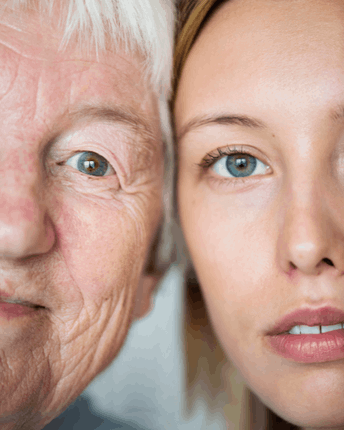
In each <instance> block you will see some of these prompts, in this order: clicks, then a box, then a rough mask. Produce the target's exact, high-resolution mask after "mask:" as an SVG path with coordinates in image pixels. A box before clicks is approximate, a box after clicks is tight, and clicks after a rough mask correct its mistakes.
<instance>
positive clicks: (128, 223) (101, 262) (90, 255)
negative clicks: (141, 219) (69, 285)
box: [55, 201, 147, 303]
mask: <svg viewBox="0 0 344 430" xmlns="http://www.w3.org/2000/svg"><path fill="white" fill-rule="evenodd" d="M141 224H142V223H138V222H137V221H136V222H133V220H132V218H131V217H130V216H128V213H127V211H126V210H125V209H124V208H122V209H117V208H116V209H113V208H112V209H111V208H105V207H103V206H98V205H97V204H93V205H92V204H91V205H85V203H84V202H81V203H80V204H79V205H78V204H73V205H69V204H68V202H67V201H66V202H65V204H64V206H63V207H62V209H61V216H60V219H59V222H58V223H56V224H55V225H56V226H57V235H58V241H59V247H58V248H59V253H60V255H61V257H62V259H63V261H64V267H65V268H64V270H65V272H66V273H65V274H66V277H71V278H72V280H73V283H74V285H75V289H76V291H74V293H73V292H72V291H70V290H69V291H68V296H69V297H71V294H76V295H80V294H81V296H82V297H83V299H88V300H92V301H95V302H99V303H101V301H102V300H103V299H105V298H108V296H109V295H110V296H111V295H113V294H115V293H118V292H119V290H122V288H124V287H128V286H130V285H132V284H133V283H134V284H136V283H137V278H138V276H139V273H140V271H141V268H142V264H143V262H144V250H145V248H146V246H145V245H146V243H145V242H147V238H145V237H142V234H141V233H140V234H139V231H138V229H139V227H141V229H142V230H144V229H143V228H142V225H141Z"/></svg>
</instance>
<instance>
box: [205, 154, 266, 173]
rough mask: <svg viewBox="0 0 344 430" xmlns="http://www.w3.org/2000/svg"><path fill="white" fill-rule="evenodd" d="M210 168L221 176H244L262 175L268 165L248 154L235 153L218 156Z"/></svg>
mask: <svg viewBox="0 0 344 430" xmlns="http://www.w3.org/2000/svg"><path fill="white" fill-rule="evenodd" d="M212 169H213V170H214V171H215V172H216V173H217V174H218V175H220V176H222V177H226V178H244V177H247V176H252V175H264V174H265V173H266V170H267V169H268V166H267V165H266V164H264V163H263V162H261V161H260V160H258V158H256V157H253V156H252V155H250V154H244V153H236V154H231V155H226V156H224V157H222V158H220V160H219V161H217V162H215V163H214V164H213V166H212Z"/></svg>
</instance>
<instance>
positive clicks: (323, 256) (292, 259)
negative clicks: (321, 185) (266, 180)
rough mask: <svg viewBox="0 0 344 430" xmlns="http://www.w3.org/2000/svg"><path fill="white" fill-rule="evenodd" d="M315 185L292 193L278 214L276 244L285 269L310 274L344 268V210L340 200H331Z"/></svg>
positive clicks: (341, 270) (343, 269) (340, 270)
mask: <svg viewBox="0 0 344 430" xmlns="http://www.w3.org/2000/svg"><path fill="white" fill-rule="evenodd" d="M300 188H301V187H300ZM314 188H315V187H314ZM314 188H313V190H310V192H308V193H307V192H302V193H299V194H298V193H297V192H295V193H291V194H290V196H289V198H286V200H285V202H284V203H285V204H284V205H283V209H282V210H281V212H280V213H279V215H278V216H279V217H280V220H282V222H281V223H280V225H279V227H280V229H279V232H280V233H279V238H278V244H277V252H278V259H279V261H280V265H281V266H282V268H283V270H284V271H286V272H289V271H290V270H291V269H292V270H298V271H300V272H301V273H304V274H307V275H319V274H321V273H322V272H323V271H324V270H328V269H329V268H335V269H337V270H338V271H339V272H343V271H344V222H341V220H343V219H344V210H341V211H340V206H338V205H339V202H338V201H337V203H336V202H335V201H334V200H332V203H331V202H330V199H328V198H327V196H326V192H324V190H323V192H321V190H317V191H315V190H314ZM343 208H344V206H343ZM340 212H341V214H342V216H340Z"/></svg>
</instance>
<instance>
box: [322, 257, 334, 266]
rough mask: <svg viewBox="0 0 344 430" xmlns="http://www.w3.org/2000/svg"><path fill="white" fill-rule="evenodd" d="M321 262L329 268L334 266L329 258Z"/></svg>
mask: <svg viewBox="0 0 344 430" xmlns="http://www.w3.org/2000/svg"><path fill="white" fill-rule="evenodd" d="M323 262H324V263H326V264H328V265H329V266H334V264H333V263H332V261H331V260H330V259H329V258H324V259H323Z"/></svg>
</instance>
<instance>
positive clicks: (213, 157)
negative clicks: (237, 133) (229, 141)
mask: <svg viewBox="0 0 344 430" xmlns="http://www.w3.org/2000/svg"><path fill="white" fill-rule="evenodd" d="M252 152H253V153H254V151H252V150H250V149H247V148H245V147H243V146H232V147H229V146H227V147H224V148H217V149H216V150H215V151H212V152H209V153H208V154H206V156H205V157H204V158H203V160H202V161H201V162H200V163H197V166H198V167H200V168H201V171H202V173H203V174H206V173H207V172H208V171H209V170H210V169H211V168H212V166H214V165H215V164H216V163H217V162H218V161H219V160H221V159H222V158H224V157H226V156H229V155H237V154H245V155H249V156H251V157H254V158H256V159H257V160H258V161H259V162H260V163H263V164H265V165H266V166H267V169H266V173H271V168H270V166H269V165H268V164H266V163H265V162H263V161H261V159H260V158H259V157H258V156H256V155H254V154H253V153H252ZM258 176H262V175H258ZM210 179H211V180H212V182H214V184H217V185H218V186H231V187H233V186H241V185H243V186H244V185H248V184H249V183H250V181H251V180H255V179H257V175H253V176H246V177H221V176H219V175H217V174H216V173H215V175H212V176H211V178H210Z"/></svg>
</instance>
